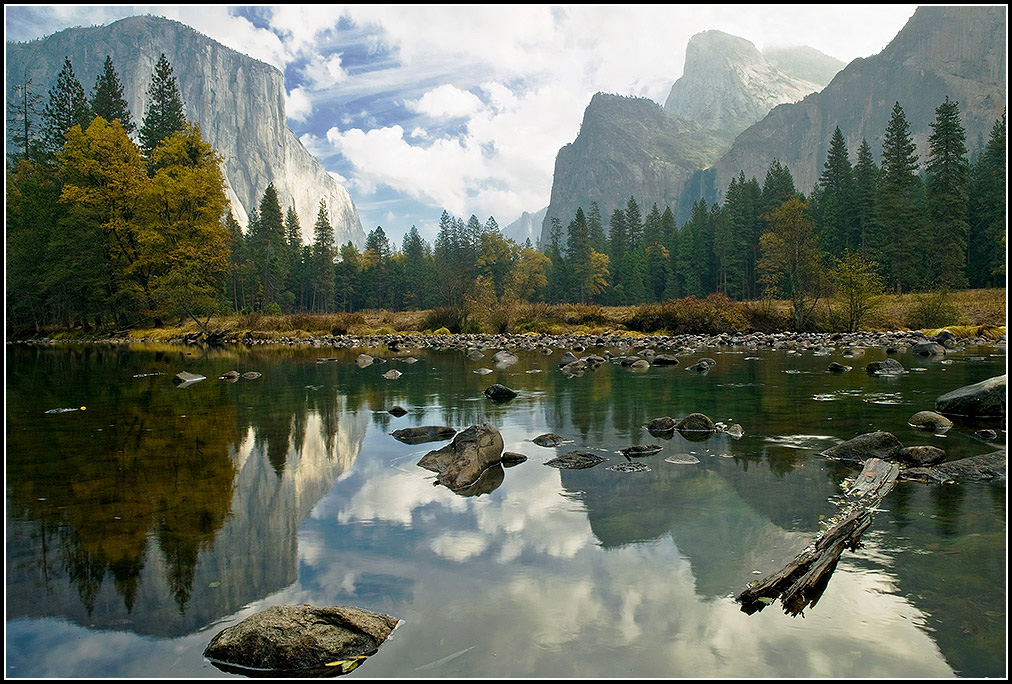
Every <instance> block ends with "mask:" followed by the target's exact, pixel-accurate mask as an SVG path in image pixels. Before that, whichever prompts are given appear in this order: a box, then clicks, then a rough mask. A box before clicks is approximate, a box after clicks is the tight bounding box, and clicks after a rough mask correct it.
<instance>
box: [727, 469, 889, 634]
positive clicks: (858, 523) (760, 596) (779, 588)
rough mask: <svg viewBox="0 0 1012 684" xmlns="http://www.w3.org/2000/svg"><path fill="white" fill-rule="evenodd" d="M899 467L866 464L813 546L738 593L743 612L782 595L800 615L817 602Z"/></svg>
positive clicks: (792, 611)
mask: <svg viewBox="0 0 1012 684" xmlns="http://www.w3.org/2000/svg"><path fill="white" fill-rule="evenodd" d="M898 474H899V467H898V466H897V465H896V464H894V463H887V462H886V461H883V460H881V459H878V458H870V459H868V460H867V461H865V463H864V468H863V469H862V470H861V474H860V475H858V476H857V479H856V480H855V481H854V484H853V485H851V487H850V489H849V490H848V491H847V493H846V494H845V495H844V500H843V501H842V502H841V506H842V507H843V510H841V512H840V513H839V514H837V515H836V516H834V517H833V518H832V519H830V527H829V528H828V529H826V530H825V531H824V532H822V533H821V534H819V535H817V536H816V537H815V539H814V540H813V541H812V543H811V544H809V545H808V547H807V548H806V549H805V550H804V551H802V552H801V553H800V554H798V556H797V557H796V558H795V559H794V560H793V561H791V562H790V563H788V564H787V566H786V567H784V569H783V570H780V571H779V572H776V573H774V574H772V575H769V576H768V577H766V578H764V579H761V580H759V581H758V582H752V583H750V584H749V586H748V587H747V588H746V589H745V591H743V592H741V593H740V594H738V598H737V601H738V603H740V604H741V609H742V612H744V613H747V614H749V615H751V614H753V613H755V612H757V611H760V610H762V609H763V608H765V607H766V606H767V605H769V604H771V603H773V602H774V601H776V600H777V598H780V603H781V605H782V606H783V608H784V612H785V613H790V614H791V615H798V614H799V613H801V612H802V611H803V610H804V609H805V608H806V607H808V606H814V605H815V604H816V603H817V602H818V600H819V598H821V597H822V592H823V591H825V590H826V585H827V584H829V578H830V577H831V576H832V574H833V571H834V570H835V569H836V564H837V561H839V559H840V554H842V553H843V550H844V549H845V548H849V549H850V550H851V551H853V550H854V549H856V548H857V547H858V545H859V543H860V540H861V535H862V534H864V531H865V530H866V529H868V526H869V525H870V524H871V521H872V517H873V515H874V512H875V510H876V509H877V508H878V506H879V504H880V503H882V499H884V498H885V496H886V494H888V493H889V492H890V491H891V490H892V488H893V485H894V484H895V483H896V476H897V475H898Z"/></svg>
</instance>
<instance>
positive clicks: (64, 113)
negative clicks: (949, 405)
mask: <svg viewBox="0 0 1012 684" xmlns="http://www.w3.org/2000/svg"><path fill="white" fill-rule="evenodd" d="M38 99H39V98H38V96H37V95H36V94H34V93H32V92H31V84H30V82H29V81H27V80H26V81H25V82H23V83H21V84H18V86H16V88H15V97H13V98H12V99H11V100H10V104H9V111H8V117H9V121H10V125H9V137H10V140H11V141H12V143H13V145H12V147H13V149H14V153H13V154H11V155H9V157H8V184H7V185H8V187H7V238H8V258H7V265H8V278H7V293H8V299H7V312H8V318H9V321H11V322H12V323H13V324H15V325H19V326H21V327H23V328H35V329H41V328H42V327H44V326H46V325H60V326H78V325H80V326H83V327H86V328H87V327H90V326H93V325H94V326H100V327H101V326H105V327H109V326H110V325H115V326H129V325H131V324H136V323H139V322H150V321H153V322H154V323H155V324H156V325H158V324H161V323H162V321H164V320H168V319H169V318H171V317H179V318H185V317H188V318H191V319H193V320H195V321H197V322H198V324H201V325H202V326H205V325H206V323H207V320H208V318H209V317H210V316H211V315H213V314H224V313H229V312H253V311H256V312H264V313H276V314H280V313H293V312H316V313H326V312H335V311H357V310H362V309H389V310H403V309H431V308H442V309H444V310H446V311H448V312H451V313H453V312H455V313H453V315H456V316H457V317H458V322H459V319H461V318H462V317H465V316H466V312H467V311H468V310H476V309H477V310H484V311H492V310H497V309H502V308H503V307H504V306H505V307H508V306H509V305H510V304H512V303H516V302H525V301H526V302H538V301H540V302H547V303H564V302H569V303H595V304H606V305H619V306H621V305H638V304H644V303H652V302H663V301H667V300H672V299H680V298H685V297H705V296H707V295H709V294H711V293H720V294H722V295H725V296H727V297H730V298H732V299H737V300H756V299H760V298H763V297H767V298H768V297H778V298H784V299H788V300H789V301H791V302H792V305H793V315H794V321H793V323H794V325H795V326H796V327H798V328H803V327H805V326H806V325H808V324H810V321H811V311H812V310H813V309H814V306H815V303H816V302H818V301H819V299H820V298H821V297H824V296H828V294H830V293H831V292H834V291H835V292H836V293H837V294H841V293H842V295H843V298H844V299H845V300H847V299H848V298H849V303H848V307H849V310H850V313H849V318H848V321H847V324H848V325H850V326H855V325H857V323H858V322H859V319H860V315H861V312H862V306H863V304H862V301H864V299H865V295H864V294H862V293H867V292H873V291H882V290H885V289H889V290H894V291H896V292H909V291H917V290H926V289H930V288H962V287H990V286H998V285H1001V284H1002V283H1003V281H1004V254H1005V244H1004V241H1005V230H1006V227H1005V182H1006V179H1005V149H1006V148H1005V145H1006V143H1005V116H1004V115H1003V116H1002V117H1001V119H999V120H998V121H996V122H995V124H994V126H993V128H992V130H991V133H990V137H989V139H988V140H987V141H986V142H985V141H983V140H979V141H978V143H977V148H978V149H977V151H976V153H975V155H974V158H973V159H972V160H971V159H970V158H969V157H968V150H967V146H966V140H965V131H964V129H963V127H962V124H961V121H960V116H959V110H958V103H955V102H952V101H950V100H949V99H946V101H945V102H944V103H942V104H941V105H939V107H938V108H937V110H936V118H935V121H934V122H933V123H932V124H931V127H932V134H931V135H930V137H929V149H928V151H927V157H926V159H925V162H924V164H923V168H922V165H921V164H919V163H918V162H919V159H918V155H917V150H916V148H915V145H914V143H913V140H912V136H911V133H910V127H909V124H908V123H907V121H906V118H905V115H904V113H903V109H902V108H901V107H900V105H899V103H896V105H895V106H894V107H893V111H892V116H891V118H890V121H889V124H888V126H887V129H886V131H885V136H884V141H883V146H882V150H881V157H880V158H881V163H880V164H877V163H876V161H875V158H874V155H873V153H872V150H871V148H870V146H869V145H868V143H867V141H865V140H862V142H861V144H860V146H859V148H858V150H857V154H856V159H855V161H854V162H853V163H852V162H851V160H850V156H849V153H848V150H847V147H846V143H845V139H844V136H843V133H842V132H841V131H840V130H839V128H837V129H836V130H835V131H834V134H833V136H832V139H831V141H830V145H829V149H828V151H827V155H826V161H825V165H824V168H823V171H822V174H821V176H820V177H819V179H818V182H817V183H816V185H815V187H814V188H813V189H812V190H811V191H810V193H809V194H808V195H807V196H805V195H804V194H803V193H801V192H800V191H799V190H798V189H797V188H796V187H795V184H794V180H793V177H792V175H791V172H790V170H789V169H788V168H787V167H786V166H784V165H782V164H780V162H779V161H777V160H774V161H773V162H772V163H771V164H770V166H769V169H768V171H767V173H766V176H765V178H764V180H763V182H762V183H761V184H760V183H759V181H758V180H757V179H756V178H754V177H753V178H749V179H746V177H745V175H744V173H743V172H742V173H739V175H738V176H737V177H736V178H733V179H732V180H731V182H730V183H729V185H728V187H727V190H726V192H725V195H724V198H723V203H722V204H721V203H714V204H712V205H708V204H707V202H706V201H705V200H698V201H697V202H696V203H695V204H694V205H693V206H692V211H691V215H690V218H689V220H688V221H687V222H686V223H685V224H683V225H682V226H680V227H679V226H678V225H677V224H676V221H675V218H674V215H673V213H672V211H671V208H670V207H665V208H664V210H663V211H662V210H661V209H660V208H659V207H658V206H657V205H656V204H655V205H653V206H652V207H651V208H650V210H649V211H647V212H645V214H644V212H643V210H641V208H640V206H639V205H638V203H637V202H636V199H635V197H630V198H629V200H628V202H627V203H626V204H625V206H622V207H618V208H614V209H612V210H611V213H610V214H608V215H607V216H605V215H603V214H602V211H601V208H600V207H599V205H598V204H597V203H596V202H591V203H590V204H589V206H588V207H587V210H586V212H585V211H584V209H583V208H582V207H581V208H580V209H578V210H577V211H576V214H575V216H574V217H573V218H572V220H570V222H569V223H568V225H566V226H565V227H564V226H563V225H562V222H561V221H560V220H559V219H557V218H553V219H551V221H550V226H549V231H548V236H547V239H546V242H545V244H541V245H538V246H537V247H535V246H534V245H532V244H531V243H530V241H529V240H528V241H527V242H525V243H524V244H518V243H517V242H515V241H514V240H512V239H510V238H509V237H507V236H505V235H503V234H502V232H501V231H500V229H499V226H498V224H497V223H496V221H495V219H494V218H493V217H489V218H488V219H487V220H486V221H484V222H482V221H481V220H479V219H478V218H477V217H476V216H474V215H472V216H470V217H469V218H468V219H467V220H464V219H462V218H459V217H454V216H451V215H450V214H448V213H447V212H446V211H444V212H443V214H442V216H441V218H440V221H439V228H438V232H437V235H436V237H435V240H434V241H433V243H431V244H430V243H429V242H427V241H426V240H424V239H422V237H421V235H420V234H419V232H418V230H417V228H416V227H415V226H412V227H411V228H410V229H409V230H408V231H407V232H406V234H405V235H404V238H403V241H402V242H401V244H400V246H399V247H398V246H397V245H395V244H394V243H392V242H391V240H390V238H389V237H388V236H387V234H386V232H385V231H384V230H383V228H382V227H381V226H377V227H376V228H375V229H373V230H372V231H370V232H369V233H368V235H367V238H366V242H365V244H364V245H363V247H362V248H361V249H360V248H359V247H358V246H356V245H354V244H353V243H351V242H347V243H345V244H342V245H337V244H335V241H334V230H333V227H332V225H331V224H330V219H329V216H328V210H327V206H326V204H325V203H324V202H322V201H321V203H320V206H319V210H318V213H317V216H316V217H315V222H314V224H313V230H312V236H313V237H312V241H311V242H310V243H309V244H304V243H303V238H302V235H303V231H302V228H301V219H300V217H299V216H298V214H297V213H296V211H295V209H294V207H288V208H283V207H282V206H281V203H280V201H279V198H278V194H277V191H276V190H275V188H274V186H273V185H269V186H268V187H267V188H266V189H265V191H264V194H263V196H262V198H261V200H260V203H259V205H258V206H257V207H254V208H253V209H252V210H251V211H250V216H249V222H248V225H247V227H246V229H245V231H244V230H243V229H242V228H241V227H240V226H239V224H238V222H237V221H236V219H235V217H234V216H233V214H232V212H231V211H230V209H229V206H228V202H227V200H226V199H225V194H224V178H223V176H222V173H221V170H220V165H221V158H220V156H219V155H218V154H217V152H215V151H214V150H213V149H212V148H211V146H210V145H209V144H208V143H206V142H205V141H204V140H203V139H202V138H201V135H200V130H199V127H198V126H197V125H196V124H195V123H192V122H187V121H186V119H185V117H184V115H183V103H182V100H181V98H180V96H179V91H178V87H177V85H176V82H175V78H174V76H173V75H172V68H171V65H169V63H168V61H167V60H166V59H165V56H164V55H162V56H161V58H160V59H159V61H158V64H157V65H156V67H155V71H154V74H153V75H152V80H151V85H150V87H149V90H148V99H147V106H146V108H145V115H144V119H143V122H142V124H141V126H140V128H139V129H136V128H135V125H134V124H133V123H132V120H131V115H130V112H129V109H128V108H127V106H126V103H125V101H124V100H123V96H122V87H121V86H120V85H119V80H118V77H117V75H116V72H115V69H114V68H113V66H112V63H111V60H110V59H108V58H107V59H106V63H105V69H104V70H103V72H102V73H101V74H100V75H99V77H98V79H97V81H96V84H95V87H94V89H93V91H92V94H91V97H90V98H87V97H85V95H84V91H83V88H82V87H81V86H80V84H79V83H78V82H77V80H76V78H75V77H74V75H73V67H72V65H71V64H70V61H69V60H66V61H65V64H64V68H63V70H62V71H61V73H60V75H59V77H58V79H57V82H56V85H55V86H54V87H53V88H52V89H51V90H50V92H49V101H48V103H47V105H46V106H45V108H44V110H42V111H41V113H39V112H38V111H37V110H38ZM135 130H136V132H137V141H136V142H134V140H133V139H132V138H131V134H132V133H133V132H134V131H135Z"/></svg>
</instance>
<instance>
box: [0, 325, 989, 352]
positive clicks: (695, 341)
mask: <svg viewBox="0 0 1012 684" xmlns="http://www.w3.org/2000/svg"><path fill="white" fill-rule="evenodd" d="M7 343H8V344H25V345H45V346H54V345H61V344H138V343H140V344H145V343H165V344H184V345H202V346H203V345H210V346H228V345H243V346H305V347H321V348H333V349H357V348H380V347H387V348H388V349H390V350H391V351H397V350H398V349H408V348H411V349H433V350H437V351H438V350H453V349H463V350H467V349H474V348H502V349H511V350H512V349H521V350H530V351H536V350H543V349H552V348H554V349H569V350H573V351H577V352H579V351H584V350H586V349H589V348H592V347H598V348H603V347H623V348H629V349H633V350H641V351H642V352H643V353H649V351H650V350H652V351H653V352H654V353H656V354H663V353H666V352H680V351H684V350H685V349H695V348H699V347H711V348H712V347H746V348H754V349H784V350H796V351H806V350H808V351H815V352H817V351H819V350H821V349H827V350H828V349H839V348H841V347H842V348H844V355H846V354H847V348H849V347H850V348H854V349H855V350H856V349H865V348H874V347H882V348H885V349H886V351H888V352H892V353H898V352H901V351H914V353H920V354H928V355H937V354H943V353H945V351H947V350H952V349H957V348H959V347H961V346H966V345H991V346H1004V345H1005V343H1006V336H1005V335H1002V336H1001V337H999V338H998V339H997V340H994V339H990V338H987V337H956V336H955V335H953V334H952V333H950V332H949V331H948V330H945V329H943V330H942V331H941V332H940V333H939V334H938V335H936V336H934V337H929V336H927V335H926V334H924V333H923V332H921V331H918V330H897V331H891V332H854V333H840V332H837V333H825V332H820V333H795V332H775V333H760V332H752V333H720V334H710V335H706V334H683V335H651V334H630V333H612V334H592V333H568V334H547V333H513V334H469V333H459V334H448V335H436V334H426V333H417V332H405V333H391V334H384V335H324V336H318V337H277V338H264V337H258V336H256V335H255V334H254V333H252V332H248V333H245V334H243V335H240V336H229V337H226V336H222V335H217V334H215V335H211V336H208V335H205V334H203V333H200V334H194V335H187V336H183V337H177V338H171V339H168V340H156V339H152V338H129V337H101V338H93V339H75V340H63V339H54V338H46V337H44V338H38V339H29V340H17V341H12V340H8V342H7ZM929 343H930V344H929ZM858 353H859V352H858Z"/></svg>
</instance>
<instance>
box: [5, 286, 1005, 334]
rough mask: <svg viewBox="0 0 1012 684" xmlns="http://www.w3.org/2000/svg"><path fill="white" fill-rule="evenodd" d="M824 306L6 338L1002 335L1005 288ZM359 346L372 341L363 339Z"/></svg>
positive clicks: (239, 325)
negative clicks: (856, 315)
mask: <svg viewBox="0 0 1012 684" xmlns="http://www.w3.org/2000/svg"><path fill="white" fill-rule="evenodd" d="M831 313H832V311H831V309H828V308H827V310H826V312H825V313H824V315H823V316H822V318H820V319H819V325H818V330H819V332H813V333H792V332H789V331H788V330H789V326H788V321H789V304H788V303H787V302H782V301H765V302H736V301H733V300H730V299H728V298H726V297H722V296H719V295H711V296H710V297H707V298H706V299H695V298H685V299H680V300H671V301H668V302H663V303H657V304H644V305H640V306H601V305H596V304H554V305H549V304H545V303H526V302H525V303H519V304H516V305H514V307H513V309H511V311H510V312H509V315H508V316H502V315H499V314H501V312H498V313H497V316H498V318H496V320H495V321H492V322H494V323H495V325H492V324H491V323H490V319H489V317H487V316H486V317H482V316H481V315H480V314H479V313H477V312H471V314H470V315H468V314H467V312H466V311H465V312H456V311H451V310H448V309H434V310H421V311H361V312H352V313H330V314H308V313H293V314H287V315H266V314H260V313H255V312H253V313H232V314H226V315H219V316H214V317H212V318H211V319H209V321H208V322H207V323H206V324H205V327H204V328H203V329H202V328H201V327H200V326H198V325H197V324H196V323H195V322H193V321H190V320H183V321H179V322H178V323H177V324H175V325H166V326H163V327H159V328H145V327H139V326H133V327H131V328H129V329H125V330H98V329H95V328H92V329H82V328H80V327H78V328H74V329H71V330H66V329H64V330H41V331H32V332H28V331H21V332H15V331H11V330H8V331H7V339H8V341H14V340H18V341H26V342H35V343H43V344H47V343H52V342H67V341H79V342H146V341H157V342H206V341H208V340H211V341H212V342H216V343H245V344H269V343H278V344H312V345H321V344H326V345H334V344H343V343H344V342H347V341H348V340H349V339H351V340H355V339H359V340H367V341H369V340H380V341H381V342H380V343H382V340H386V339H395V338H397V337H403V336H424V337H442V336H447V335H470V336H472V337H473V336H478V337H474V339H480V338H481V336H482V335H483V336H484V337H485V338H487V337H489V336H492V335H494V334H495V333H502V334H508V335H517V336H523V337H526V338H528V339H529V338H530V336H538V335H548V336H556V337H559V336H574V335H575V336H583V337H602V336H603V337H616V338H619V337H624V338H629V337H645V336H648V337H662V338H663V337H679V336H681V335H685V334H688V335H699V334H707V335H728V336H735V337H741V336H743V335H746V334H754V335H767V336H769V335H774V336H783V335H794V334H801V335H805V336H814V337H813V339H823V338H825V337H827V336H832V335H834V334H836V335H847V336H854V335H857V336H861V335H872V334H874V335H881V334H896V335H901V336H902V335H910V334H915V333H918V332H919V333H921V334H922V335H924V336H926V337H933V336H935V335H937V334H938V332H939V331H940V330H941V329H943V328H944V329H947V330H949V331H950V332H951V333H952V334H953V335H955V337H957V338H959V339H976V338H983V339H985V340H987V341H988V342H994V341H995V340H998V339H1000V338H1001V337H1003V336H1004V335H1005V325H1006V321H1007V306H1006V292H1005V289H1004V288H1002V289H991V290H964V291H958V292H952V293H945V292H941V293H918V294H906V295H884V296H882V297H881V298H880V299H879V300H878V301H877V302H876V303H875V305H874V306H873V307H872V308H871V309H870V310H869V311H868V313H867V314H866V315H865V316H864V318H863V319H862V321H861V325H860V331H859V332H843V331H844V330H846V327H845V326H842V325H840V321H839V320H837V319H834V317H833V316H832V315H831ZM366 346H375V344H374V343H371V342H367V343H366Z"/></svg>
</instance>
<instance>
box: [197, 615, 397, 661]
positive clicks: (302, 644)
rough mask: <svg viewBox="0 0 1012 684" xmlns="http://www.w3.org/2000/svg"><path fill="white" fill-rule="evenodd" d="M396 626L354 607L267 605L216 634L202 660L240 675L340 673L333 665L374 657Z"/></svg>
mask: <svg viewBox="0 0 1012 684" xmlns="http://www.w3.org/2000/svg"><path fill="white" fill-rule="evenodd" d="M397 623H398V620H397V618H393V617H390V616H389V615H382V614H380V613H373V612H370V611H367V610H363V609H361V608H355V607H352V606H330V607H315V606H305V605H303V606H271V607H270V608H268V609H266V610H263V611H261V612H259V613H256V614H254V615H251V616H249V617H248V618H246V619H245V620H243V621H241V622H239V623H238V624H235V625H233V626H231V627H228V628H227V629H224V630H222V631H221V632H219V633H218V634H217V635H215V637H214V638H213V639H211V641H210V643H209V644H208V645H207V648H206V649H204V657H205V658H208V659H209V660H211V662H212V663H213V664H214V665H215V666H216V667H218V668H219V669H222V670H225V671H228V672H239V673H243V674H250V672H247V671H255V672H256V674H258V675H264V674H268V673H273V674H276V675H277V676H285V675H288V676H306V675H310V674H314V673H315V674H318V675H322V674H328V673H330V674H341V673H342V670H341V669H340V668H341V665H337V664H336V663H338V662H339V661H347V660H350V659H361V658H363V657H365V656H368V655H372V654H373V653H375V652H376V650H377V649H378V648H379V647H380V645H381V644H382V643H383V642H384V641H386V639H387V637H389V636H390V633H391V632H392V631H393V630H394V628H395V627H397ZM328 663H334V664H332V665H329V666H328Z"/></svg>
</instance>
